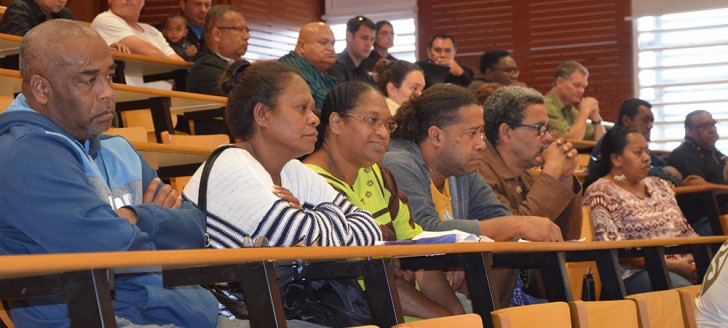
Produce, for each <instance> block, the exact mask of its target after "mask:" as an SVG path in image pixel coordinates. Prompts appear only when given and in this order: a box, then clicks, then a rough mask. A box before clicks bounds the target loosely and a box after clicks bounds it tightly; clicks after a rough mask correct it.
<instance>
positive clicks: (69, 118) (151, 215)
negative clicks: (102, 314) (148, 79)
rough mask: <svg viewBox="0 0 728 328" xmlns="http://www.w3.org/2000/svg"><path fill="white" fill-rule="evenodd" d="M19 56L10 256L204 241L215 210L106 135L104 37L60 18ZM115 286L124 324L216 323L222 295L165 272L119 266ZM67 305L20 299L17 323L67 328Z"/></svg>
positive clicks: (7, 223) (8, 218)
mask: <svg viewBox="0 0 728 328" xmlns="http://www.w3.org/2000/svg"><path fill="white" fill-rule="evenodd" d="M20 58H21V67H20V75H21V76H22V78H23V92H22V93H21V94H20V95H18V97H17V98H16V99H15V101H14V102H13V103H12V104H11V105H10V107H9V108H8V110H7V111H5V113H3V114H2V115H0V154H2V155H1V156H0V165H2V167H3V169H2V175H0V195H1V196H0V208H2V214H0V226H2V231H3V232H2V238H0V253H1V254H53V253H77V252H123V251H136V250H157V249H188V248H202V247H204V244H205V235H204V233H205V218H204V215H203V214H202V213H201V212H200V211H199V210H198V209H196V208H194V207H193V206H192V205H191V204H189V203H187V202H183V201H182V200H181V199H180V198H179V197H178V196H177V194H176V192H175V191H174V190H173V189H172V188H171V187H170V186H169V185H164V184H162V183H161V182H160V180H159V178H157V177H156V173H155V171H154V169H152V168H151V167H150V166H149V164H147V162H146V161H144V159H142V157H141V155H140V154H139V153H137V152H136V151H135V150H134V148H132V147H131V145H130V144H129V143H128V142H127V141H126V140H124V139H123V138H121V137H111V136H106V135H102V134H101V133H102V132H104V131H105V130H107V129H108V128H109V127H110V125H111V121H112V118H113V116H114V90H113V84H112V82H111V76H112V75H113V74H114V61H113V59H112V57H111V52H110V51H109V48H108V46H107V45H106V44H105V43H104V41H103V40H102V39H101V38H99V36H98V35H97V34H96V33H95V32H94V31H92V30H91V29H90V28H88V27H86V26H85V25H83V24H81V23H77V22H74V21H69V20H64V19H57V20H51V21H49V22H46V23H43V24H41V25H39V26H37V27H35V28H33V29H32V30H30V32H28V33H27V34H26V35H25V38H24V39H23V41H22V42H21V44H20ZM31 185H32V186H36V187H35V188H28V186H31ZM114 294H115V295H114V302H113V306H114V311H115V314H116V316H117V318H116V319H117V324H118V325H119V327H129V326H135V327H138V326H137V325H151V324H157V325H165V326H166V325H173V326H180V327H214V326H215V324H216V322H217V307H218V303H217V301H216V300H215V298H214V297H213V296H212V294H210V293H209V292H208V291H207V290H205V289H203V288H201V287H182V288H169V289H167V288H164V286H163V284H162V276H161V274H159V273H138V274H131V275H130V274H116V275H115V276H114ZM64 303H65V302H64V300H63V298H62V297H51V298H41V299H25V300H16V301H11V302H9V304H10V312H11V315H12V319H13V322H14V323H15V326H16V327H48V326H53V327H68V326H70V322H69V321H68V312H67V308H66V305H65V304H64Z"/></svg>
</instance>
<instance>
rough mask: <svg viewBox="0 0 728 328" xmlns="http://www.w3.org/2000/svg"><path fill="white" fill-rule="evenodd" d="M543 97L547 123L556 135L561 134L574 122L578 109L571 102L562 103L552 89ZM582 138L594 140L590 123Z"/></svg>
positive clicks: (577, 115) (577, 116)
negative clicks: (547, 115)
mask: <svg viewBox="0 0 728 328" xmlns="http://www.w3.org/2000/svg"><path fill="white" fill-rule="evenodd" d="M543 99H544V103H545V104H546V110H548V113H549V125H550V126H551V127H552V128H553V129H554V132H555V133H556V134H557V135H559V136H561V135H563V134H564V133H566V131H568V130H569V129H570V128H571V126H572V125H574V123H576V120H577V119H578V118H579V111H578V110H577V109H576V108H574V105H572V104H568V105H564V103H562V102H561V99H559V96H557V95H556V91H554V89H551V91H549V93H547V94H546V95H545V96H543ZM583 140H594V127H593V126H591V124H587V125H586V130H585V131H584V139H583Z"/></svg>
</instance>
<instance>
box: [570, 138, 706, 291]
mask: <svg viewBox="0 0 728 328" xmlns="http://www.w3.org/2000/svg"><path fill="white" fill-rule="evenodd" d="M649 172H650V156H649V154H647V141H646V140H645V137H644V136H643V135H642V133H640V132H639V131H638V130H636V129H627V128H624V127H621V126H615V127H613V128H612V129H610V130H609V131H608V132H607V133H606V134H605V135H604V140H603V141H602V152H601V154H600V157H599V161H597V164H596V166H595V167H594V168H593V170H590V171H589V177H587V180H586V182H585V184H584V185H585V187H586V192H585V193H584V206H586V207H588V208H589V209H590V210H591V217H592V221H593V223H594V234H595V236H596V239H597V240H606V241H615V240H632V239H659V238H678V237H697V236H698V234H697V233H695V231H694V230H693V228H691V227H690V225H689V224H688V221H687V220H686V219H685V216H683V213H682V212H681V211H680V207H679V206H678V205H677V201H676V200H675V193H674V192H673V191H672V189H670V184H669V183H668V182H667V181H665V180H662V179H660V178H657V177H650V176H648V174H649ZM666 262H667V268H668V270H670V279H671V280H672V286H673V287H681V286H688V285H691V284H693V283H695V282H696V279H697V274H696V272H695V268H694V266H693V264H692V255H679V254H678V255H668V256H667V258H666ZM644 265H645V263H644V260H641V259H640V260H623V261H622V262H621V266H622V279H624V287H625V288H626V291H627V293H628V294H635V293H644V292H648V291H651V289H652V287H651V284H650V279H649V275H648V274H647V271H645V270H644Z"/></svg>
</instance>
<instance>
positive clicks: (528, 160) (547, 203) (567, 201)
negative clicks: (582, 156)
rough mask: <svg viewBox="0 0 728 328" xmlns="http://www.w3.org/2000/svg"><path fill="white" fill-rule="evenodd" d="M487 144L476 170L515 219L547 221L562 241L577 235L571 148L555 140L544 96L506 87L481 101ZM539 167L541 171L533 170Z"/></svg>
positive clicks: (578, 211) (578, 203)
mask: <svg viewBox="0 0 728 328" xmlns="http://www.w3.org/2000/svg"><path fill="white" fill-rule="evenodd" d="M484 116H485V136H486V138H487V140H486V143H487V146H486V148H485V152H484V153H483V159H482V161H481V163H480V167H479V168H478V171H479V172H480V174H481V175H482V176H483V178H485V181H486V182H487V183H488V184H489V185H490V186H491V187H492V188H493V191H495V193H496V194H497V195H498V200H500V201H501V202H502V203H503V204H505V205H506V206H508V208H510V209H511V211H512V212H513V214H516V215H536V216H543V217H547V218H550V219H551V220H553V221H554V223H556V224H557V225H558V226H559V228H561V233H562V234H563V236H564V239H578V238H579V235H580V233H581V211H582V210H581V186H580V185H579V182H578V181H577V179H575V178H574V174H573V172H574V168H576V150H575V149H573V146H572V145H571V143H568V142H565V141H564V140H563V139H561V138H559V139H557V140H554V137H553V136H552V135H551V128H550V127H549V117H548V114H547V111H546V106H545V105H544V100H543V97H542V96H541V94H540V93H538V92H537V91H536V90H533V89H528V88H523V87H517V86H511V87H503V88H500V89H498V90H496V92H495V93H493V95H491V96H490V98H488V100H487V101H486V102H485V115H484ZM538 167H543V168H542V169H541V172H535V171H534V170H533V169H534V168H538Z"/></svg>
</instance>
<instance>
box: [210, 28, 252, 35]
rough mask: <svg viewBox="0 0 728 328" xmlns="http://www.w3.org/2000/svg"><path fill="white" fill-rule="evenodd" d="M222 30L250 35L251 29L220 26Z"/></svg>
mask: <svg viewBox="0 0 728 328" xmlns="http://www.w3.org/2000/svg"><path fill="white" fill-rule="evenodd" d="M217 28H219V29H221V30H235V31H238V32H240V33H245V34H250V29H249V28H248V27H247V26H218V27H217Z"/></svg>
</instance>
